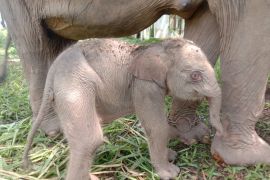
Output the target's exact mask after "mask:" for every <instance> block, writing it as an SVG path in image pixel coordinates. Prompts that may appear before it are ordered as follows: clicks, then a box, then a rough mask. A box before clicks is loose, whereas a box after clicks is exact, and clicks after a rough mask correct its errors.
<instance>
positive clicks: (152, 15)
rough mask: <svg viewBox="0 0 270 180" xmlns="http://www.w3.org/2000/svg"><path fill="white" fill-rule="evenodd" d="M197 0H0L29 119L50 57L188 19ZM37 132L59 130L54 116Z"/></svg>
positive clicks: (196, 4)
mask: <svg viewBox="0 0 270 180" xmlns="http://www.w3.org/2000/svg"><path fill="white" fill-rule="evenodd" d="M201 2H202V0H195V1H193V0H133V1H129V2H127V1H126V0H115V1H109V2H108V1H107V0H69V1H66V0H58V1H49V0H39V1H36V0H12V1H8V0H1V1H0V12H1V13H2V15H3V18H4V19H5V20H6V23H7V26H8V29H9V30H10V34H11V37H12V39H14V42H15V45H16V48H17V50H18V54H19V56H20V58H21V61H22V64H23V68H24V72H25V76H26V78H27V79H28V82H29V86H30V103H31V107H32V111H33V119H35V117H36V116H37V113H38V110H39V107H40V103H41V97H42V92H43V88H44V84H45V79H46V75H47V71H48V68H49V67H50V65H51V63H52V62H53V60H54V59H55V57H56V56H57V55H58V54H59V52H61V51H62V50H63V49H65V48H66V47H68V46H70V45H71V44H73V43H75V42H76V41H77V40H79V39H85V38H90V37H120V36H127V35H131V34H135V33H136V32H139V31H141V30H143V29H145V28H146V27H148V26H150V25H151V24H152V23H154V22H155V21H156V20H157V19H158V18H159V17H160V16H161V15H162V14H164V13H168V14H170V13H173V14H178V15H180V16H183V17H189V16H190V15H191V14H192V13H193V12H194V11H195V10H196V8H197V7H198V6H199V4H200V3H201ZM49 116H51V118H48V119H49V120H48V121H47V122H44V123H42V125H41V129H43V130H44V131H45V133H46V134H49V135H53V134H55V133H57V132H58V131H59V124H58V121H57V118H56V116H55V113H54V112H53V110H52V112H51V113H50V114H49Z"/></svg>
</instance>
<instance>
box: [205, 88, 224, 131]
mask: <svg viewBox="0 0 270 180" xmlns="http://www.w3.org/2000/svg"><path fill="white" fill-rule="evenodd" d="M218 89H219V88H218ZM207 100H208V103H209V121H210V123H211V125H212V126H213V127H214V128H215V129H216V135H217V136H221V135H222V134H223V126H222V124H221V121H220V109H221V92H220V89H219V92H217V93H216V94H215V95H214V96H212V97H207Z"/></svg>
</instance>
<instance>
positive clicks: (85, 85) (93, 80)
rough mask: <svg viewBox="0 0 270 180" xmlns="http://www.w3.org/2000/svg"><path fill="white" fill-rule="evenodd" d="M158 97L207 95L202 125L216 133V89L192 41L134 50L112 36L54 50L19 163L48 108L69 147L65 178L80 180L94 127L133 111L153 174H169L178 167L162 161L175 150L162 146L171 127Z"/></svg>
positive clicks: (95, 139) (97, 132) (98, 133)
mask: <svg viewBox="0 0 270 180" xmlns="http://www.w3.org/2000/svg"><path fill="white" fill-rule="evenodd" d="M166 94H169V95H171V96H173V97H174V98H177V99H185V100H197V99H202V98H203V97H207V99H208V100H209V104H210V109H209V110H210V122H211V124H212V125H213V126H214V127H215V129H216V130H217V133H216V134H217V136H222V133H223V128H222V125H221V122H220V118H219V112H220V105H221V91H220V88H219V86H218V83H217V80H216V78H215V72H214V70H213V68H212V66H211V65H210V63H209V62H208V60H207V58H206V56H205V55H204V53H203V52H202V51H201V49H200V48H199V47H197V46H196V45H195V44H194V43H192V42H190V41H186V40H184V39H174V40H166V41H163V42H160V43H156V44H152V45H149V46H145V47H137V46H134V45H129V44H127V43H125V42H121V41H117V40H113V39H94V40H85V41H83V42H79V43H78V44H76V45H74V46H72V47H71V48H69V49H67V50H65V51H64V52H63V53H61V54H60V56H59V57H57V59H56V60H55V62H54V63H53V64H52V66H51V68H50V70H49V72H48V77H47V80H46V85H45V90H44V95H43V100H42V104H41V108H40V111H39V113H38V116H37V120H36V121H35V122H34V124H33V127H32V130H31V131H30V133H29V135H28V138H27V145H26V148H25V152H24V165H25V166H27V165H28V152H29V149H30V147H31V144H32V141H33V136H34V134H35V132H36V130H37V128H38V127H39V125H40V123H41V122H42V121H44V120H45V119H46V118H47V117H48V116H47V115H48V114H50V113H51V111H52V109H54V111H55V112H56V115H57V116H58V117H59V119H60V122H61V126H62V129H63V131H64V134H65V137H66V138H67V140H68V144H69V148H70V161H69V167H68V171H67V177H66V179H68V180H73V179H88V178H89V173H88V170H89V169H90V167H89V166H90V164H89V161H88V159H90V160H92V159H93V156H94V152H95V151H96V149H97V148H98V147H99V146H100V145H101V144H102V143H103V134H102V129H101V124H102V123H110V122H112V120H114V119H117V118H119V117H121V116H124V115H128V114H131V113H136V114H137V116H138V117H139V119H140V120H141V122H142V126H143V127H144V129H145V133H146V136H147V137H148V144H149V151H150V157H151V162H152V164H153V166H154V167H155V169H156V171H157V174H158V175H159V176H160V178H161V179H171V178H174V177H175V176H177V174H178V173H179V168H178V167H177V166H175V165H173V164H172V163H169V158H170V159H171V158H173V156H174V155H175V154H176V153H175V152H174V151H172V150H169V149H168V148H167V143H168V140H169V136H171V135H172V134H171V132H173V131H174V132H176V133H177V130H176V129H174V128H172V127H169V125H168V123H167V117H166V112H165V104H164V98H165V95H166ZM170 128H171V129H170ZM176 135H177V134H176ZM169 152H170V154H169ZM171 156H172V157H171Z"/></svg>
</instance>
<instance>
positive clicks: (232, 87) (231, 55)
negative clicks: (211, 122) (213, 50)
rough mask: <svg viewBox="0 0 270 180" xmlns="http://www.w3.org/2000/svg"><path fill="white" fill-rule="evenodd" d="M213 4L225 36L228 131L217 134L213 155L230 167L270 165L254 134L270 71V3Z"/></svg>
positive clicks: (264, 147)
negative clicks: (220, 134)
mask: <svg viewBox="0 0 270 180" xmlns="http://www.w3.org/2000/svg"><path fill="white" fill-rule="evenodd" d="M208 2H209V5H210V9H211V10H212V11H213V12H214V13H215V15H216V17H217V20H218V23H219V25H220V32H221V37H222V38H221V62H222V63H221V68H222V85H223V86H222V90H223V91H222V93H223V102H222V112H223V115H222V119H223V125H224V127H225V129H226V133H225V135H224V136H222V137H219V136H217V135H216V136H215V138H214V141H213V143H212V147H211V151H212V153H213V154H214V155H215V157H219V158H221V159H223V160H224V161H225V162H226V163H228V164H255V163H270V156H269V154H270V146H269V145H268V144H267V143H266V142H265V141H264V140H262V139H261V138H260V137H259V136H258V135H257V133H256V131H255V124H256V122H257V120H258V117H259V116H260V114H261V112H262V109H263V107H264V95H265V90H266V84H267V77H268V73H269V70H270V44H269V41H270V35H269V33H270V18H268V17H270V11H269V4H267V2H266V1H252V0H249V1H240V0H239V1H235V0H226V1H225V0H224V1H223V0H219V1H217V0H209V1H208ZM255 27H259V28H255Z"/></svg>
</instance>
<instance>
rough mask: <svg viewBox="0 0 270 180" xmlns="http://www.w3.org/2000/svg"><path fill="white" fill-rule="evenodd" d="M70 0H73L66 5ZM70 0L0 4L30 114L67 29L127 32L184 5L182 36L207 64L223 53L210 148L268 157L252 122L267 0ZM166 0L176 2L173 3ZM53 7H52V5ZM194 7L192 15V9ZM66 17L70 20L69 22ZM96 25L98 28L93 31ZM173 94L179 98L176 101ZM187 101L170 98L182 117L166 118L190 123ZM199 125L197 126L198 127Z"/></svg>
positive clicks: (240, 156) (236, 156) (50, 126)
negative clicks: (219, 129) (219, 124)
mask: <svg viewBox="0 0 270 180" xmlns="http://www.w3.org/2000/svg"><path fill="white" fill-rule="evenodd" d="M55 2H57V4H55ZM68 2H71V3H70V4H67V3H68ZM68 2H67V1H63V0H60V1H49V0H40V1H35V0H12V1H7V0H6V1H4V0H2V1H0V11H1V12H2V13H3V16H4V18H5V20H6V22H7V25H8V27H10V28H9V29H11V36H12V38H13V39H14V40H15V44H16V47H17V49H18V52H19V55H20V57H21V59H22V61H23V66H24V71H25V74H26V77H27V79H28V80H29V83H30V99H31V106H32V110H33V116H34V119H35V117H36V115H37V112H38V109H39V106H40V102H41V97H42V92H43V88H44V83H45V77H46V74H47V70H48V67H49V66H50V64H51V63H52V61H53V60H54V59H55V57H56V56H57V55H58V54H59V52H61V51H62V50H63V49H64V48H65V47H67V46H69V45H70V44H72V43H74V42H73V41H71V40H67V38H69V35H70V38H69V39H72V38H74V37H75V39H76V37H77V38H81V37H87V36H88V37H89V38H90V37H97V36H98V37H101V36H121V35H131V34H133V33H134V32H135V31H136V32H138V31H139V30H141V29H143V28H144V27H146V26H147V25H150V24H151V23H153V22H154V21H155V18H158V17H159V16H160V15H161V14H164V13H168V14H169V13H174V14H178V15H180V16H185V15H183V12H185V14H187V13H188V14H189V15H188V16H185V17H186V18H188V17H190V18H189V19H188V20H187V21H186V27H185V37H186V38H188V39H192V40H193V41H194V42H196V43H197V44H198V45H199V46H200V47H202V49H203V50H204V51H205V53H206V55H207V56H208V58H209V59H210V61H211V63H212V64H214V63H215V61H216V59H217V57H218V54H220V57H221V70H222V91H223V94H222V96H223V98H222V99H223V102H222V112H223V114H224V116H223V122H224V125H225V126H226V127H227V128H226V129H225V131H226V136H223V137H222V138H221V137H218V138H217V137H215V138H214V142H213V143H212V148H211V149H212V153H213V154H215V155H217V156H220V158H222V159H223V160H224V161H225V162H226V163H228V164H255V163H262V162H264V163H270V156H269V154H270V146H269V145H268V144H267V143H266V142H265V141H264V140H262V139H261V138H260V137H259V136H258V135H257V133H256V131H255V124H256V122H257V120H258V117H259V116H260V114H261V112H262V108H263V105H264V93H265V89H266V83H267V76H268V74H269V70H270V61H269V57H270V44H269V43H268V42H269V34H270V33H269V32H270V27H269V26H270V22H269V21H270V18H267V17H270V11H269V3H268V1H263V0H258V1H255V0H254V1H252V0H208V1H207V3H205V4H209V6H210V10H209V8H208V6H207V5H204V6H200V7H199V8H198V9H197V6H196V5H198V3H199V2H201V1H200V0H199V1H196V0H192V1H190V3H189V6H184V4H185V3H182V4H181V2H183V1H170V0H166V1H165V0H164V1H162V0H160V1H158V0H151V1H150V0H147V1H141V0H134V1H132V2H133V3H134V4H132V3H130V2H128V3H127V1H124V0H115V1H110V2H112V3H113V4H115V5H117V8H116V7H113V8H110V7H112V6H110V5H111V4H109V3H108V1H106V3H103V1H97V0H93V1H90V0H89V1H87V0H80V1H76V2H78V3H77V4H74V2H75V1H74V0H73V1H68ZM89 2H93V3H92V4H89ZM97 2H100V4H97ZM119 2H120V5H119ZM159 2H160V4H159ZM170 2H180V3H178V5H177V3H176V5H172V4H173V3H172V4H170ZM197 2H198V3H197ZM48 3H52V4H51V5H48ZM102 3H103V4H102ZM167 3H168V4H167ZM87 4H89V5H88V6H87ZM179 4H180V6H179ZM192 4H195V6H193V5H192ZM156 5H157V6H156ZM45 7H51V8H49V10H51V11H49V10H48V9H46V8H45ZM59 7H61V9H60V8H59ZM176 7H178V8H176ZM187 7H191V8H187ZM192 7H196V8H192ZM91 8H92V9H91ZM54 9H55V10H57V11H54V12H53V11H52V10H54ZM126 9H127V10H126ZM181 9H182V11H181ZM185 9H186V10H185ZM196 9H197V10H196ZM195 10H196V11H195ZM97 11H98V12H97ZM194 11H195V14H193V15H192V13H193V12H194ZM96 12H97V13H96ZM116 12H118V16H117V17H116V16H115V13H116ZM181 12H182V13H181ZM51 13H52V14H53V13H54V14H53V16H54V17H52V16H50V14H51ZM91 13H92V14H91ZM191 15H192V16H191ZM46 17H47V18H46ZM73 17H74V18H73ZM63 18H64V19H65V21H64V20H63ZM73 20H74V21H73ZM95 20H96V21H95ZM46 22H47V24H46ZM71 22H74V24H73V25H74V26H72V23H71ZM83 25H85V26H83ZM82 26H83V27H84V28H87V30H85V29H84V28H82ZM12 27H13V28H12ZM29 27H31V28H29ZM72 27H74V28H72ZM254 27H260V28H254ZM88 31H92V33H90V32H88ZM97 31H98V34H95V32H97ZM52 32H55V33H57V34H58V36H56V35H55V33H52ZM65 32H66V33H65ZM70 32H72V33H70ZM117 32H118V33H117ZM73 34H74V35H73ZM63 37H66V38H63ZM176 101H178V100H174V102H176ZM177 104H180V105H181V106H180V107H184V108H182V109H183V110H184V112H183V113H182V112H181V110H179V108H177ZM185 104H186V105H185ZM189 107H196V106H194V105H193V104H190V103H189V102H185V101H178V102H177V103H176V104H173V108H174V109H176V110H177V112H176V114H180V116H178V115H175V116H174V117H183V116H184V118H179V119H177V120H175V119H173V120H172V121H173V122H176V124H180V125H181V124H183V123H186V122H189V120H186V119H187V117H186V116H185V115H183V114H185V112H186V111H190V112H189V113H188V114H189V116H188V119H191V121H190V122H193V120H194V119H196V116H195V108H189ZM171 114H172V115H174V114H175V113H174V112H173V113H171ZM192 116H193V117H192ZM52 117H55V116H52ZM171 117H173V116H171ZM169 119H171V118H169ZM178 120H179V123H177V122H178ZM57 123H58V121H57V119H55V118H51V119H49V120H48V121H46V122H43V123H42V125H41V127H42V129H43V130H45V132H46V133H47V134H50V132H52V134H55V133H54V132H57V131H58V130H59V126H57ZM190 124H191V125H190ZM192 124H194V123H189V124H187V125H186V127H190V128H189V129H187V130H188V131H187V130H186V129H184V131H183V132H187V133H188V136H187V137H188V138H189V139H188V142H190V140H192V139H191V138H195V139H197V135H198V134H199V136H201V135H200V133H197V127H196V126H192ZM195 124H198V123H195ZM178 127H179V125H178ZM203 127H205V126H203ZM199 130H200V131H199V132H201V130H203V129H199ZM203 131H204V130H203ZM205 132H206V133H207V131H205ZM201 137H203V136H201ZM200 139H201V138H198V140H200ZM254 147H256V148H254Z"/></svg>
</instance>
